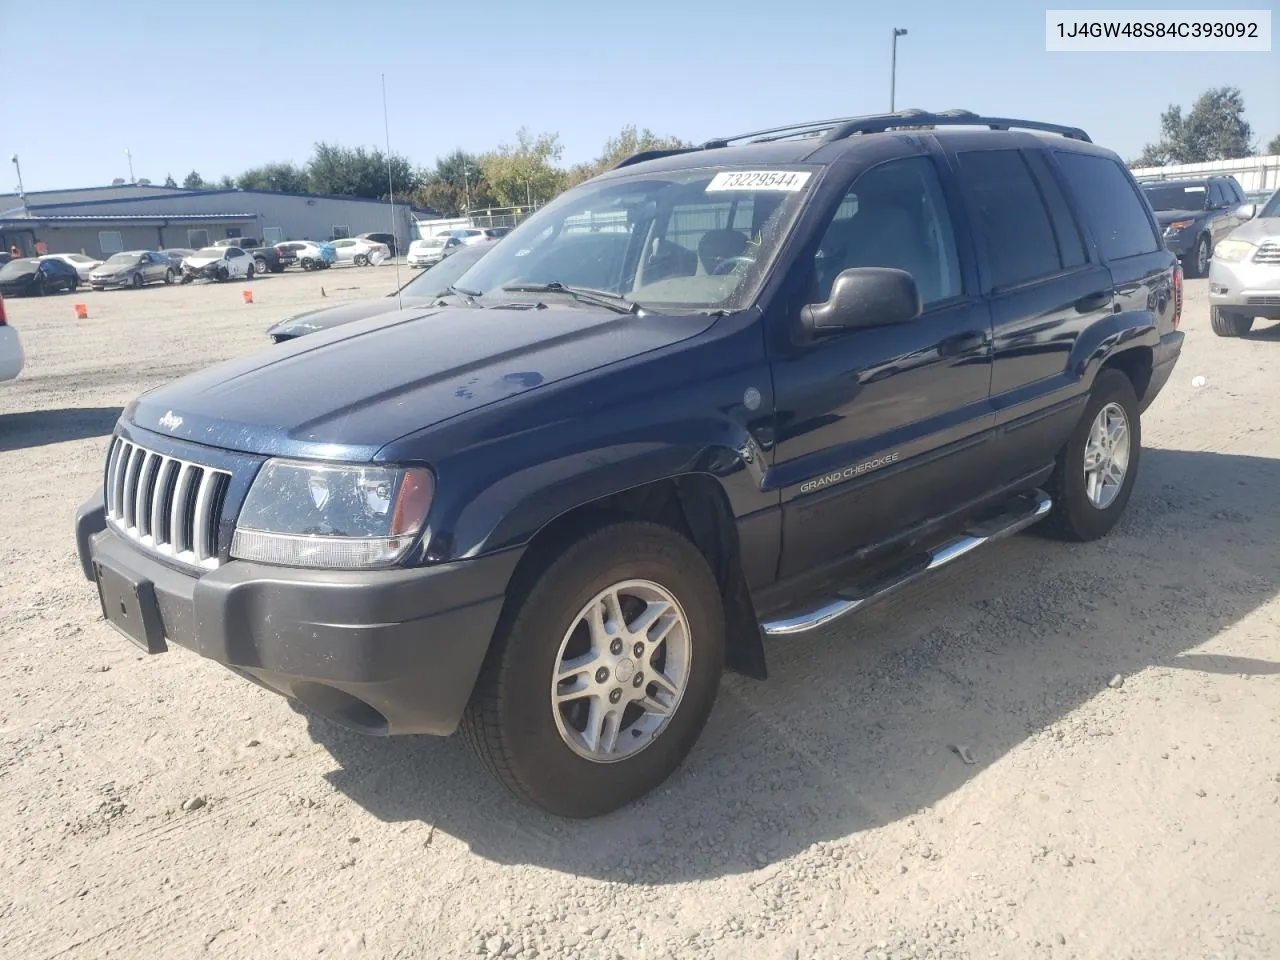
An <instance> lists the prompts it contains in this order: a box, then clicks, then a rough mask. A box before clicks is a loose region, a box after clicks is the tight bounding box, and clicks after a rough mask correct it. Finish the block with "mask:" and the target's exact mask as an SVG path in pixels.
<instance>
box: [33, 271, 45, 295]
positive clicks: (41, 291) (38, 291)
mask: <svg viewBox="0 0 1280 960" xmlns="http://www.w3.org/2000/svg"><path fill="white" fill-rule="evenodd" d="M34 292H35V295H36V296H37V297H43V296H44V295H45V294H47V293H48V292H49V288H48V286H47V285H46V284H45V282H44V277H43V276H37V277H36V282H35V289H34Z"/></svg>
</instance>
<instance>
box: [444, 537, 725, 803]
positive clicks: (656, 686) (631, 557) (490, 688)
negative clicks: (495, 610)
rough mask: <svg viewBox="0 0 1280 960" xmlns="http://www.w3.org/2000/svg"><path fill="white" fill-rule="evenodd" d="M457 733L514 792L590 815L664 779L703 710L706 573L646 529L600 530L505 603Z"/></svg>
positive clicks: (689, 550)
mask: <svg viewBox="0 0 1280 960" xmlns="http://www.w3.org/2000/svg"><path fill="white" fill-rule="evenodd" d="M510 604H511V607H510V608H509V609H508V610H506V611H504V613H503V618H502V621H501V622H500V624H499V626H498V630H497V632H496V634H495V636H494V645H493V648H492V649H491V650H490V652H489V657H488V659H487V661H486V664H485V669H484V671H483V673H482V675H481V678H480V681H479V683H478V684H477V686H476V690H475V693H474V695H473V697H472V702H471V704H470V706H469V707H468V711H467V716H466V718H465V720H464V723H463V730H464V733H465V736H466V738H467V741H468V742H469V743H470V744H471V746H472V748H473V749H474V750H475V752H476V754H477V755H478V756H479V757H480V759H481V761H482V762H483V763H484V765H485V766H486V767H488V769H489V770H490V772H491V773H493V774H494V775H495V776H496V777H497V778H498V779H499V780H500V781H502V783H504V784H505V785H506V786H507V787H508V788H509V789H510V790H511V791H512V792H514V793H515V794H516V795H517V796H519V797H521V798H523V799H525V800H528V801H530V802H532V803H534V804H537V805H538V806H540V807H542V808H543V809H545V810H548V811H550V812H551V813H554V814H557V815H560V816H566V817H591V816H598V815H600V814H604V813H608V812H609V811H611V810H615V809H617V808H618V807H621V806H624V805H625V804H628V803H630V802H632V801H634V800H636V799H638V798H639V797H641V796H643V795H644V794H646V793H648V792H649V791H650V790H652V789H654V788H655V787H656V786H658V785H659V784H660V783H662V782H663V781H664V780H666V778H667V777H668V776H670V775H671V773H672V771H674V770H675V769H676V767H678V766H679V765H680V763H681V762H682V761H683V760H684V758H685V757H686V756H687V755H688V753H689V750H690V749H691V748H692V747H693V744H694V742H695V741H696V740H697V738H698V734H699V733H700V732H701V731H702V728H703V726H704V725H705V723H706V721H707V717H708V715H709V714H710V713H711V707H712V704H713V703H714V701H715V696H716V689H717V686H718V684H719V682H720V674H721V671H722V668H723V664H724V611H723V607H722V604H721V600H720V592H719V589H718V588H717V585H716V581H715V578H714V576H712V573H711V569H710V568H709V567H708V566H707V562H706V560H705V559H704V558H703V556H702V554H700V553H699V552H698V550H697V549H696V548H695V547H694V546H693V544H691V543H690V542H689V541H688V540H686V539H685V538H684V537H682V536H680V535H679V534H678V533H676V532H675V531H673V530H671V529H670V528H668V527H664V526H660V525H658V524H655V523H649V522H638V521H626V522H619V523H611V524H609V525H607V526H605V527H602V528H600V529H598V530H596V531H594V532H592V533H588V534H586V535H585V536H583V537H581V538H580V539H578V540H576V541H574V542H573V543H571V544H570V545H568V546H567V547H565V548H564V550H563V551H562V552H561V553H560V554H559V555H558V556H556V557H555V558H554V559H553V560H552V561H551V562H550V563H549V564H547V565H546V566H545V568H544V570H543V572H542V573H541V574H540V575H539V576H538V577H537V579H536V580H535V581H533V582H532V583H531V584H530V585H529V586H528V589H526V590H524V591H522V592H520V593H518V594H516V595H514V596H513V597H512V600H511V601H510Z"/></svg>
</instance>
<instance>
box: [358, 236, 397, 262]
mask: <svg viewBox="0 0 1280 960" xmlns="http://www.w3.org/2000/svg"><path fill="white" fill-rule="evenodd" d="M356 239H357V240H368V241H369V242H370V243H381V244H383V245H384V246H385V247H386V248H387V249H388V250H390V251H391V256H393V257H394V256H396V255H397V248H396V238H395V237H394V236H393V235H392V234H390V233H362V234H359V235H358V236H357V237H356Z"/></svg>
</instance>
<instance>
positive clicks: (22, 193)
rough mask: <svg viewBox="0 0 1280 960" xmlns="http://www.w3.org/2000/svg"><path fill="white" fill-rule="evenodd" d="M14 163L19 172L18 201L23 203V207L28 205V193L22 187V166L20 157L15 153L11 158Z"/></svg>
mask: <svg viewBox="0 0 1280 960" xmlns="http://www.w3.org/2000/svg"><path fill="white" fill-rule="evenodd" d="M9 159H11V160H12V161H13V166H14V168H15V169H16V170H17V171H18V199H19V200H21V201H22V205H23V206H24V207H25V206H26V205H27V191H26V190H24V189H23V187H22V164H20V163H19V162H18V155H17V154H16V153H15V154H14V155H13V156H12V157H10V158H9Z"/></svg>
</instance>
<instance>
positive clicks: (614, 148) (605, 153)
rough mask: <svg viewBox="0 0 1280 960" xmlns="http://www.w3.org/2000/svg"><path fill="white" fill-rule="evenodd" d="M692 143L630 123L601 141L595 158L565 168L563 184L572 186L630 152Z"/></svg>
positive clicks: (609, 168)
mask: <svg viewBox="0 0 1280 960" xmlns="http://www.w3.org/2000/svg"><path fill="white" fill-rule="evenodd" d="M692 146H693V144H692V143H690V142H689V141H687V140H682V139H680V138H679V137H671V136H667V137H660V136H658V135H657V134H656V133H654V132H653V131H652V130H650V129H649V128H648V127H645V128H644V129H643V130H637V129H636V125H635V124H634V123H631V124H627V126H625V127H623V128H622V129H621V130H620V131H618V134H617V136H613V137H610V138H609V139H608V140H606V141H605V142H604V147H603V149H601V151H600V156H598V157H596V159H595V160H593V161H591V162H590V163H579V164H576V165H575V166H573V167H570V168H569V171H568V174H567V185H569V186H573V185H575V184H579V183H581V182H582V181H584V180H590V179H591V178H592V177H595V176H599V175H600V174H602V173H604V172H605V171H606V170H611V169H613V168H614V167H616V166H617V165H618V164H619V163H621V162H622V161H623V160H625V159H626V158H627V157H629V156H632V155H633V154H637V153H643V152H644V151H646V150H680V149H684V148H686V147H692Z"/></svg>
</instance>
